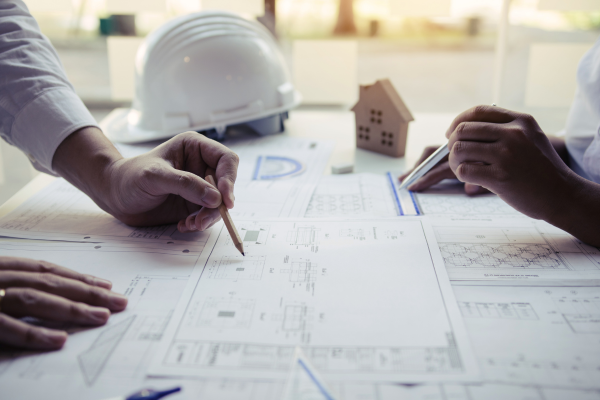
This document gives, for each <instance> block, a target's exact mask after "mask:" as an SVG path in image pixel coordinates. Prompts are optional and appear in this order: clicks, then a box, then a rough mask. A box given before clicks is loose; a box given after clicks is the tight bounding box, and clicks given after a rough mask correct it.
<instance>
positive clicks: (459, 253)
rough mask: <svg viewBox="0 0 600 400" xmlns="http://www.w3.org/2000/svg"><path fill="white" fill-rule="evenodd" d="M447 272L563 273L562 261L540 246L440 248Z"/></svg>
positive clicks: (449, 245)
mask: <svg viewBox="0 0 600 400" xmlns="http://www.w3.org/2000/svg"><path fill="white" fill-rule="evenodd" d="M440 251H441V252H442V256H443V257H444V263H445V264H446V267H447V268H528V269H559V268H562V269H565V268H566V267H565V266H564V264H563V262H562V260H561V259H560V258H559V257H558V256H557V255H556V254H555V253H554V251H553V250H552V249H551V248H550V247H549V246H548V245H542V244H513V243H509V244H468V243H444V244H440Z"/></svg>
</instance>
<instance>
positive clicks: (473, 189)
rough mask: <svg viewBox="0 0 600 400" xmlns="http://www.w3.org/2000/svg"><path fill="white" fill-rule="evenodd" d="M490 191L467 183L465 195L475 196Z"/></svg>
mask: <svg viewBox="0 0 600 400" xmlns="http://www.w3.org/2000/svg"><path fill="white" fill-rule="evenodd" d="M489 192H490V191H489V190H487V189H486V188H484V187H482V186H479V185H473V184H472V183H465V193H466V194H468V195H469V196H475V195H478V194H484V193H489Z"/></svg>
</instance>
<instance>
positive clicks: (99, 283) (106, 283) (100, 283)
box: [94, 278, 112, 289]
mask: <svg viewBox="0 0 600 400" xmlns="http://www.w3.org/2000/svg"><path fill="white" fill-rule="evenodd" d="M94 284H95V285H96V286H100V287H103V288H105V289H110V288H111V287H112V282H111V281H107V280H106V279H102V278H96V280H95V281H94Z"/></svg>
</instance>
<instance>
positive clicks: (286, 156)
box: [117, 135, 333, 218]
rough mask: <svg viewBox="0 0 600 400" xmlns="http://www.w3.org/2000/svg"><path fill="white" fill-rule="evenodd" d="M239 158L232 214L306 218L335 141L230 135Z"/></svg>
mask: <svg viewBox="0 0 600 400" xmlns="http://www.w3.org/2000/svg"><path fill="white" fill-rule="evenodd" d="M157 144H158V143H155V144H153V145H148V144H141V145H128V144H122V143H119V144H117V148H118V149H119V151H121V153H122V154H123V155H124V156H126V157H132V156H136V155H139V154H142V153H145V152H147V151H149V150H151V149H152V148H153V147H154V146H156V145H157ZM223 144H224V145H226V146H227V147H229V148H230V149H231V150H233V151H234V152H235V153H236V154H237V155H238V156H239V157H240V164H239V168H238V176H237V181H236V184H235V208H233V209H232V210H231V211H230V213H231V215H232V217H234V218H236V217H247V218H254V217H257V218H265V217H266V218H272V217H303V216H304V214H305V213H306V210H307V208H308V204H309V202H310V199H311V196H312V193H313V192H314V190H315V188H316V187H317V184H318V182H319V179H320V178H321V176H322V175H323V171H324V170H325V167H326V165H327V163H328V161H329V157H330V155H331V152H332V151H333V142H327V141H322V140H312V139H305V138H295V137H289V136H284V135H275V136H268V137H261V138H257V137H253V138H246V139H229V140H226V141H225V142H223Z"/></svg>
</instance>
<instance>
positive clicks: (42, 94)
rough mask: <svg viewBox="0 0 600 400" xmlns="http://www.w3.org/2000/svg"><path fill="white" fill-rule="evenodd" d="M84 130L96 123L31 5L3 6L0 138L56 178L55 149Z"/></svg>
mask: <svg viewBox="0 0 600 400" xmlns="http://www.w3.org/2000/svg"><path fill="white" fill-rule="evenodd" d="M86 126H97V124H96V121H95V120H94V117H92V115H91V114H90V112H89V111H88V110H87V108H86V107H85V105H84V104H83V102H82V101H81V99H80V98H79V97H78V96H77V94H75V90H74V89H73V86H71V84H70V83H69V81H68V79H67V77H66V74H65V72H64V70H63V67H62V64H61V62H60V59H59V58H58V54H57V53H56V51H55V50H54V48H53V47H52V44H51V43H50V41H49V40H48V38H46V37H45V36H44V35H42V33H41V32H40V28H39V26H38V24H37V22H36V21H35V19H34V18H33V17H32V16H31V14H29V10H28V9H27V6H25V4H24V3H23V1H21V0H11V1H7V0H3V1H0V136H2V138H4V140H6V141H7V142H8V143H10V144H12V145H14V146H17V147H18V148H20V149H21V150H22V151H24V152H25V153H26V154H27V156H28V157H29V159H30V160H31V162H32V164H33V166H34V167H35V168H36V169H38V170H40V171H42V172H47V173H51V174H55V173H54V171H53V170H52V158H53V157H54V153H55V151H56V149H57V148H58V146H59V145H60V143H62V141H63V140H64V139H65V138H66V137H67V136H69V135H70V134H71V133H73V132H75V131H76V130H78V129H81V128H84V127H86Z"/></svg>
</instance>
